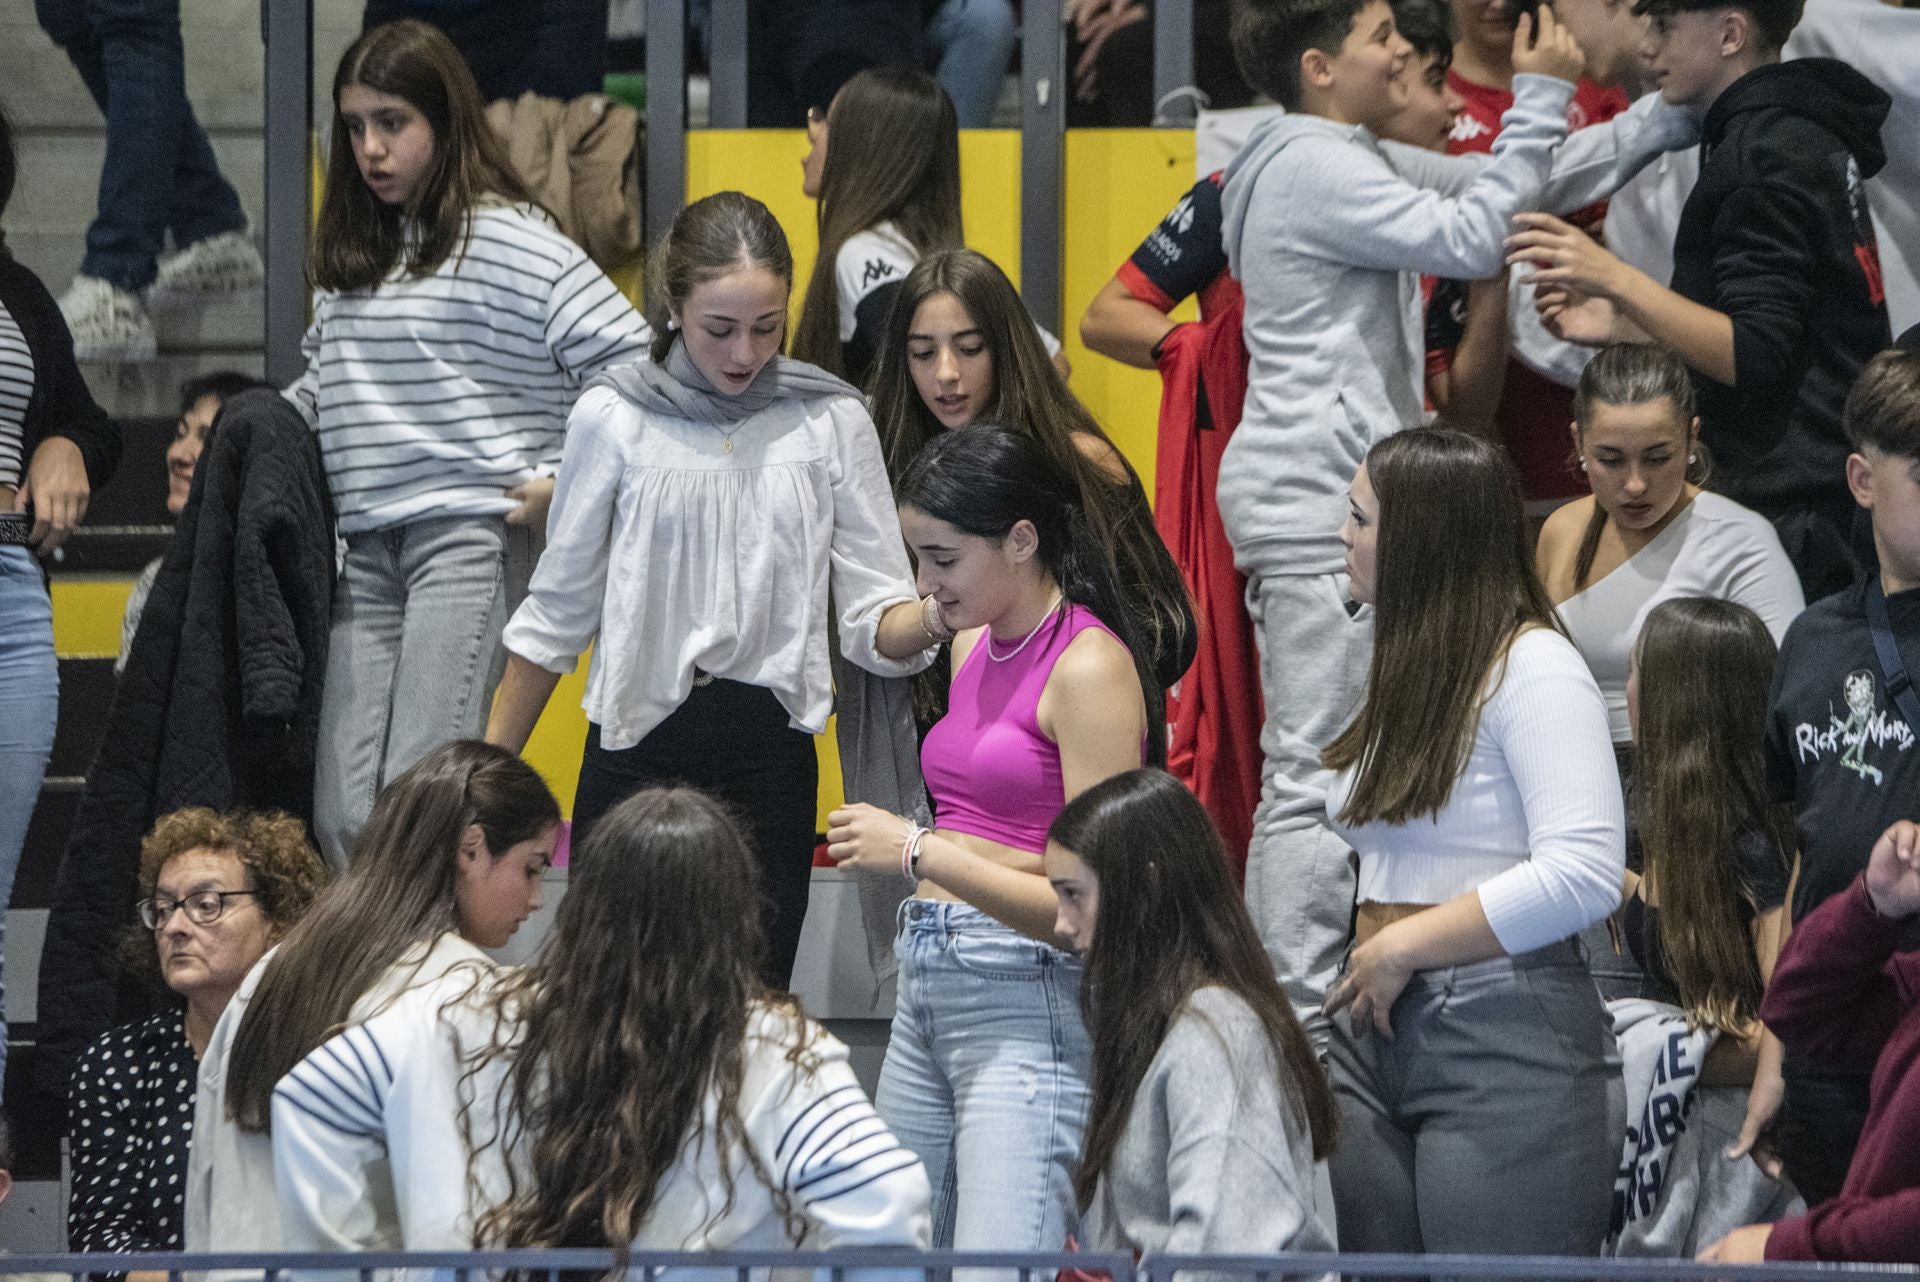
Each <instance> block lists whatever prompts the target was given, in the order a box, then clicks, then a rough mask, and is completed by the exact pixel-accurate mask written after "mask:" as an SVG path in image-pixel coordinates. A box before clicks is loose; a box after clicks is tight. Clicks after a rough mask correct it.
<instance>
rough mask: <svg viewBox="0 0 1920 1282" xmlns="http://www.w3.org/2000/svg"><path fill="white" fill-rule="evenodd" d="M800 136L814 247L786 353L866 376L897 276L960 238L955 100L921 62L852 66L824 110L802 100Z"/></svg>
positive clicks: (852, 376) (857, 378) (857, 377)
mask: <svg viewBox="0 0 1920 1282" xmlns="http://www.w3.org/2000/svg"><path fill="white" fill-rule="evenodd" d="M829 137H831V138H832V140H833V145H832V147H831V148H829V147H828V145H827V143H828V139H829ZM807 142H808V150H807V156H806V159H805V160H804V161H802V162H801V185H802V189H803V190H804V191H805V192H806V194H807V195H808V196H809V197H811V198H812V199H814V200H817V201H818V202H819V206H818V208H817V210H816V222H817V227H818V231H819V234H820V250H819V255H818V256H817V257H816V258H815V259H814V263H813V275H812V277H811V278H810V279H809V280H808V282H807V292H806V298H805V301H804V302H802V303H801V305H800V323H799V324H798V325H796V326H795V327H794V333H793V354H794V355H795V356H797V357H799V358H800V359H801V360H803V361H808V362H810V363H812V364H814V365H818V366H819V367H820V368H821V369H824V370H827V371H828V372H830V373H834V374H838V375H840V376H842V377H844V378H846V379H847V380H848V381H849V382H851V383H854V384H855V385H857V386H864V385H865V384H866V381H867V375H868V373H869V372H870V371H871V369H872V366H873V360H874V356H875V353H876V350H877V349H878V347H879V345H880V333H881V331H882V329H883V327H884V324H885V320H886V315H887V308H888V307H889V305H890V304H891V303H892V301H893V296H894V295H895V294H896V293H898V292H899V289H900V282H901V280H902V279H903V278H904V277H905V276H906V274H907V272H909V271H910V270H912V268H913V265H914V263H915V262H916V261H918V260H919V259H921V258H922V257H924V256H926V255H928V254H931V253H934V252H936V251H938V250H942V249H958V248H959V247H960V246H961V245H962V244H964V243H965V236H964V235H963V234H962V232H961V227H960V132H959V125H958V123H957V121H956V119H955V116H954V110H953V100H952V99H950V98H948V97H947V91H946V90H944V89H942V88H941V87H940V85H939V83H938V82H937V81H936V80H934V78H933V77H932V76H930V75H928V74H927V73H926V72H924V71H916V70H912V69H910V68H906V67H880V68H875V69H872V70H868V71H862V72H860V73H859V74H858V75H856V76H854V77H853V78H852V79H851V80H849V81H847V83H846V84H845V85H843V86H841V88H840V92H838V93H836V94H835V95H834V96H833V102H832V103H831V104H830V105H829V106H828V108H827V110H826V111H825V112H824V113H823V112H820V111H818V110H810V111H808V113H807Z"/></svg>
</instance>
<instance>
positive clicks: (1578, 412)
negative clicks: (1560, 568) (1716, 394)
mask: <svg viewBox="0 0 1920 1282" xmlns="http://www.w3.org/2000/svg"><path fill="white" fill-rule="evenodd" d="M1660 400H1664V401H1667V402H1669V403H1670V404H1671V405H1672V406H1673V416H1674V419H1675V421H1676V422H1678V423H1679V425H1680V448H1681V449H1683V450H1685V449H1688V448H1689V444H1691V447H1692V448H1691V453H1692V458H1691V460H1690V461H1689V462H1688V463H1687V481H1688V483H1689V484H1692V485H1704V484H1706V480H1707V472H1708V463H1707V450H1706V446H1704V445H1702V444H1700V443H1699V442H1698V441H1692V442H1689V440H1688V438H1689V436H1690V435H1691V431H1690V428H1689V425H1690V424H1691V423H1692V422H1693V413H1694V393H1693V374H1692V373H1691V372H1690V371H1689V370H1688V369H1687V366H1686V362H1684V361H1682V360H1681V359H1680V358H1679V357H1678V356H1676V355H1674V354H1673V353H1672V352H1670V351H1668V350H1667V349H1666V348H1664V347H1655V346H1653V345H1651V344H1648V343H1614V344H1612V345H1610V346H1607V347H1603V348H1601V349H1600V351H1599V352H1598V353H1597V354H1596V355H1595V356H1594V358H1593V359H1592V360H1590V361H1588V362H1587V365H1586V368H1585V369H1583V370H1581V371H1580V382H1579V385H1578V386H1577V387H1575V388H1574V391H1573V425H1574V430H1575V431H1577V432H1578V433H1579V434H1580V452H1581V453H1582V454H1585V453H1586V440H1587V427H1588V426H1589V425H1590V424H1591V423H1592V422H1593V411H1594V408H1595V407H1596V406H1600V405H1647V404H1651V403H1652V402H1654V401H1660ZM1606 528H1607V509H1605V508H1603V507H1601V506H1600V503H1599V501H1598V500H1597V499H1596V500H1595V501H1594V504H1593V514H1592V515H1591V516H1589V517H1588V518H1587V528H1586V529H1585V530H1584V531H1583V532H1582V533H1581V535H1580V548H1579V550H1578V551H1577V552H1576V553H1575V554H1574V558H1573V586H1574V588H1575V589H1576V590H1578V589H1580V588H1584V587H1586V586H1587V576H1588V575H1589V574H1592V573H1593V558H1594V556H1595V555H1596V554H1597V553H1598V552H1599V550H1600V533H1601V531H1603V530H1605V529H1606Z"/></svg>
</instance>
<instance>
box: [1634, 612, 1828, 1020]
mask: <svg viewBox="0 0 1920 1282" xmlns="http://www.w3.org/2000/svg"><path fill="white" fill-rule="evenodd" d="M1636 645H1637V651H1638V658H1639V666H1640V679H1639V680H1640V691H1639V693H1640V697H1639V718H1638V721H1639V725H1638V730H1637V733H1636V736H1635V737H1636V747H1637V750H1638V751H1637V755H1636V758H1635V767H1634V797H1635V807H1636V810H1637V812H1638V819H1639V823H1640V839H1641V841H1642V843H1643V845H1644V848H1645V851H1646V874H1645V875H1646V879H1647V888H1648V889H1649V890H1650V891H1651V892H1652V894H1651V895H1650V896H1649V897H1650V898H1654V899H1657V900H1658V902H1659V905H1660V914H1659V916H1658V918H1656V922H1657V929H1658V931H1659V936H1660V951H1661V954H1662V955H1663V956H1664V957H1665V958H1666V961H1667V969H1668V970H1669V971H1670V972H1671V973H1672V975H1673V980H1674V986H1675V987H1676V988H1678V989H1679V991H1680V1004H1681V1006H1682V1007H1683V1008H1684V1009H1685V1010H1686V1012H1687V1016H1688V1018H1689V1019H1691V1020H1693V1021H1694V1022H1696V1023H1700V1024H1706V1025H1709V1026H1711V1027H1713V1028H1718V1029H1721V1030H1724V1031H1726V1032H1730V1033H1735V1034H1742V1033H1745V1032H1746V1031H1747V1030H1748V1029H1749V1028H1751V1027H1752V1026H1753V1022H1754V1020H1756V1019H1758V1018H1759V1016H1760V995H1761V987H1762V984H1761V976H1760V967H1759V963H1758V962H1757V961H1756V960H1755V957H1754V948H1753V942H1754V941H1753V919H1754V917H1755V916H1756V915H1757V912H1758V906H1757V905H1756V904H1755V902H1754V899H1753V891H1752V889H1751V888H1750V887H1749V886H1747V885H1746V884H1745V883H1744V882H1743V880H1742V877H1741V872H1740V869H1739V867H1738V865H1737V864H1736V862H1735V858H1734V852H1735V848H1736V846H1737V845H1738V844H1741V843H1751V842H1754V841H1758V842H1760V843H1761V844H1763V845H1764V846H1765V847H1766V848H1767V851H1768V857H1769V858H1770V859H1771V860H1772V862H1773V863H1774V864H1775V866H1776V868H1777V869H1778V870H1779V871H1780V873H1781V875H1782V876H1783V877H1784V875H1785V869H1786V866H1787V851H1788V850H1789V849H1791V842H1792V841H1793V828H1792V823H1791V820H1790V819H1789V817H1788V816H1787V814H1786V812H1785V810H1784V808H1783V807H1781V806H1779V805H1777V804H1775V803H1774V801H1773V799H1772V796H1771V794H1770V793H1769V791H1768V789H1767V784H1766V767H1765V752H1764V748H1763V742H1762V741H1763V739H1764V737H1765V734H1766V725H1767V698H1768V693H1769V691H1770V690H1771V688H1772V685H1773V667H1774V658H1775V656H1776V653H1777V651H1776V650H1775V647H1774V644H1773V636H1772V634H1770V633H1769V632H1768V631H1767V627H1766V624H1764V623H1762V622H1761V621H1760V617H1759V616H1758V615H1756V614H1755V613H1754V612H1753V611H1752V610H1749V609H1748V608H1747V607H1746V606H1744V605H1738V604H1736V603H1734V602H1732V601H1720V600H1714V599H1711V598H1707V597H1678V598H1676V599H1674V600H1671V601H1663V602H1661V603H1660V604H1659V605H1657V606H1655V607H1654V608H1653V609H1652V610H1651V611H1650V612H1649V613H1648V615H1647V621H1646V622H1645V623H1644V624H1642V625H1641V628H1640V637H1639V640H1638V642H1637V643H1636Z"/></svg>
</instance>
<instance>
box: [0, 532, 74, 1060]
mask: <svg viewBox="0 0 1920 1282" xmlns="http://www.w3.org/2000/svg"><path fill="white" fill-rule="evenodd" d="M59 713H60V667H59V664H58V663H56V662H55V660H54V657H53V605H52V603H51V602H49V601H48V600H47V586H46V582H45V581H44V580H43V579H42V578H41V577H40V567H39V566H38V565H37V564H35V562H34V559H33V553H31V552H29V551H27V549H25V548H23V547H14V546H11V545H9V546H6V547H0V961H3V960H4V956H5V950H6V939H7V933H6V932H7V928H6V916H5V911H4V910H5V908H6V906H7V905H8V904H9V903H11V902H12V901H13V875H14V873H15V872H17V871H19V868H20V847H21V846H22V845H24V844H25V843H26V839H27V824H28V823H29V822H30V821H31V820H32V819H33V807H34V804H35V803H36V802H37V801H39V799H40V781H41V779H42V778H44V777H45V775H46V773H47V757H48V755H49V754H50V753H51V752H52V751H53V726H54V721H55V719H56V718H57V717H58V716H59ZM4 974H5V972H4V968H3V967H0V981H3V979H4ZM5 1000H6V987H5V984H4V982H0V1080H4V1079H5V1077H6V1071H7V1020H6V1005H5Z"/></svg>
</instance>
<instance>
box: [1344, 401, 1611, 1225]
mask: <svg viewBox="0 0 1920 1282" xmlns="http://www.w3.org/2000/svg"><path fill="white" fill-rule="evenodd" d="M1340 537H1341V542H1342V544H1343V545H1344V546H1345V548H1346V570H1347V574H1348V576H1349V577H1350V579H1351V582H1352V596H1353V599H1354V600H1355V601H1356V602H1358V603H1360V604H1362V605H1372V606H1373V608H1374V627H1375V636H1376V640H1375V645H1374V650H1373V658H1372V664H1371V668H1370V670H1369V672H1368V676H1367V692H1366V700H1365V703H1364V704H1363V705H1362V707H1361V710H1360V713H1359V715H1358V716H1357V717H1356V718H1355V719H1354V721H1353V722H1352V724H1350V725H1349V726H1348V727H1347V729H1346V730H1345V731H1344V732H1343V733H1342V734H1341V735H1340V736H1339V737H1338V738H1337V739H1335V740H1334V741H1333V743H1332V744H1331V745H1329V746H1328V748H1327V749H1326V753H1325V763H1326V766H1327V768H1328V769H1330V770H1332V771H1334V772H1335V776H1334V781H1333V784H1332V786H1331V788H1330V789H1329V792H1328V795H1327V803H1326V805H1327V815H1328V818H1329V820H1330V821H1331V823H1332V825H1333V828H1334V831H1335V832H1336V833H1338V834H1339V835H1340V836H1341V837H1342V838H1343V839H1344V840H1345V841H1346V842H1347V844H1348V845H1350V846H1351V847H1352V848H1353V849H1354V850H1355V851H1356V852H1358V854H1359V901H1360V902H1359V905H1358V911H1357V913H1356V915H1355V932H1354V944H1353V947H1352V950H1351V952H1350V953H1349V954H1348V956H1347V961H1346V967H1345V970H1344V973H1343V974H1342V976H1341V977H1340V979H1339V980H1338V981H1337V982H1336V983H1335V984H1334V986H1333V989H1332V991H1331V993H1330V994H1329V995H1328V998H1327V1002H1326V1009H1327V1012H1328V1014H1330V1015H1331V1014H1334V1013H1335V1012H1340V1011H1344V1012H1345V1015H1344V1016H1343V1017H1341V1018H1336V1019H1334V1020H1333V1026H1332V1040H1331V1047H1330V1067H1331V1072H1330V1076H1331V1078H1332V1081H1333V1089H1334V1094H1335V1095H1336V1097H1337V1098H1338V1100H1339V1103H1340V1130H1341V1135H1342V1137H1343V1138H1342V1142H1341V1145H1340V1148H1339V1149H1338V1150H1337V1151H1336V1152H1335V1153H1334V1155H1333V1159H1332V1173H1333V1188H1334V1198H1335V1203H1336V1207H1337V1211H1338V1216H1339V1224H1340V1245H1341V1247H1342V1249H1347V1250H1359V1251H1390V1252H1422V1251H1427V1252H1447V1253H1454V1252H1472V1253H1491V1254H1533V1255H1588V1254H1594V1253H1596V1252H1597V1251H1598V1249H1599V1246H1600V1243H1601V1241H1602V1239H1603V1238H1605V1236H1606V1233H1607V1226H1608V1219H1609V1213H1610V1210H1611V1202H1612V1193H1613V1176H1614V1171H1615V1168H1616V1167H1617V1166H1618V1164H1619V1155H1620V1137H1621V1135H1622V1133H1623V1130H1624V1126H1625V1118H1624V1116H1623V1109H1622V1107H1621V1104H1620V1101H1619V1100H1618V1099H1617V1098H1615V1096H1614V1091H1615V1089H1616V1085H1615V1080H1616V1078H1617V1076H1618V1073H1619V1061H1618V1055H1617V1052H1616V1050H1615V1047H1614V1043H1613V1035H1612V1031H1611V1028H1610V1026H1609V1023H1608V1019H1607V1014H1606V1011H1605V1009H1604V1008H1603V1007H1602V1006H1601V1003H1600V996H1599V993H1598V992H1597V991H1596V990H1595V988H1594V985H1593V980H1592V978H1591V977H1590V976H1589V974H1588V972H1587V966H1586V962H1585V959H1584V957H1583V956H1582V955H1581V951H1580V949H1579V947H1578V944H1577V941H1576V940H1575V939H1574V938H1573V937H1574V936H1576V935H1578V934H1579V933H1580V931H1581V930H1583V929H1585V928H1586V927H1587V926H1588V925H1590V924H1591V923H1593V922H1595V921H1597V920H1599V919H1600V918H1602V917H1604V916H1605V915H1606V914H1607V913H1609V912H1611V911H1613V909H1614V908H1615V907H1616V906H1617V905H1618V904H1619V902H1620V884H1621V876H1622V873H1623V872H1624V870H1625V860H1626V851H1625V835H1624V820H1623V815H1622V807H1621V800H1620V784H1619V779H1618V776H1617V774H1616V773H1615V770H1614V765H1613V754H1612V752H1611V750H1610V748H1609V744H1608V739H1607V726H1606V710H1605V705H1604V704H1603V703H1602V702H1601V699H1600V691H1599V689H1598V688H1597V687H1596V686H1595V685H1594V682H1593V677H1592V676H1591V675H1590V674H1589V673H1588V671H1587V668H1586V665H1585V664H1584V663H1583V662H1582V661H1581V659H1580V655H1579V652H1578V651H1576V650H1575V649H1574V648H1573V646H1572V644H1571V643H1570V642H1569V641H1568V640H1567V639H1566V636H1565V635H1564V634H1563V633H1562V632H1561V631H1560V629H1559V627H1558V625H1557V623H1556V622H1555V620H1554V616H1553V607H1552V606H1551V605H1550V604H1549V603H1548V601H1547V595H1546V591H1545V589H1543V588H1542V587H1541V585H1540V580H1539V578H1538V577H1537V576H1536V575H1535V574H1534V569H1533V556H1532V547H1531V540H1530V538H1529V537H1528V529H1527V521H1526V516H1525V514H1524V512H1523V511H1522V509H1521V505H1520V497H1519V495H1518V494H1517V493H1516V492H1515V490H1514V483H1513V478H1512V475H1511V473H1510V472H1509V471H1508V468H1507V465H1506V463H1505V461H1504V460H1503V459H1502V457H1501V455H1500V453H1499V451H1498V450H1497V448H1496V447H1494V446H1492V445H1489V444H1487V443H1486V442H1484V441H1481V440H1478V439H1476V438H1473V437H1470V436H1466V435H1464V434H1461V433H1459V432H1453V431H1441V430H1434V429H1428V428H1420V429H1412V430H1408V431H1404V432H1400V433H1398V434H1396V435H1394V436H1391V437H1388V438H1387V439H1386V440H1384V441H1382V442H1380V443H1379V444H1377V445H1375V446H1374V447H1373V448H1372V449H1371V450H1370V451H1369V452H1368V454H1367V459H1366V462H1365V463H1364V464H1363V465H1362V466H1361V468H1360V470H1359V471H1358V473H1356V474H1355V476H1354V479H1353V485H1352V488H1351V490H1350V492H1349V511H1348V516H1347V520H1346V523H1345V524H1344V525H1342V527H1341V530H1340ZM1543 1118H1552V1119H1553V1125H1552V1126H1543V1125H1542V1124H1541V1119H1543ZM1488 1206H1503V1207H1521V1206H1524V1207H1525V1208H1526V1211H1525V1213H1524V1214H1509V1215H1500V1216H1489V1215H1488V1214H1487V1213H1486V1208H1487V1207H1488Z"/></svg>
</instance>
